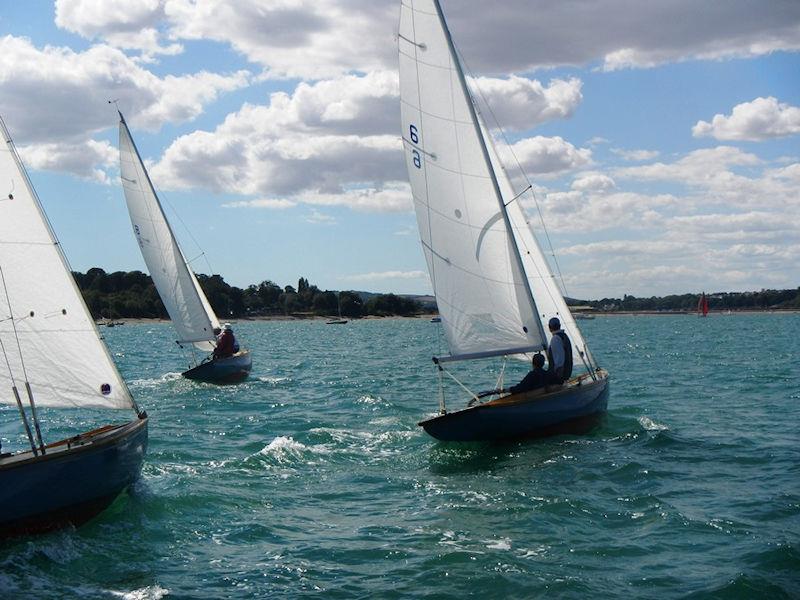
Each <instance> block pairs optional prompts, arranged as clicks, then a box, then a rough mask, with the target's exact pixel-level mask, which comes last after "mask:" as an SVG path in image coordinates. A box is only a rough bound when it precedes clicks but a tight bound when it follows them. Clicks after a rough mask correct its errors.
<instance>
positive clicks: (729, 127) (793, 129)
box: [692, 96, 800, 141]
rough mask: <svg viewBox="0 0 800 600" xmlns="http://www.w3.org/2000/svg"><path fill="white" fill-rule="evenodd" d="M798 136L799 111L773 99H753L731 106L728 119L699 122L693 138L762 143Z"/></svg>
mask: <svg viewBox="0 0 800 600" xmlns="http://www.w3.org/2000/svg"><path fill="white" fill-rule="evenodd" d="M798 133H800V108H798V107H796V106H789V105H788V104H785V103H782V102H778V100H777V99H776V98H773V97H772V96H770V97H768V98H756V99H755V100H753V101H752V102H743V103H742V104H737V105H736V106H734V107H733V111H732V112H731V115H730V116H725V115H720V114H717V115H714V118H713V119H711V122H710V123H708V122H706V121H698V122H697V124H696V125H695V126H694V127H693V128H692V135H694V136H695V137H713V138H715V139H718V140H748V141H761V140H766V139H770V138H775V137H784V136H787V135H795V134H798Z"/></svg>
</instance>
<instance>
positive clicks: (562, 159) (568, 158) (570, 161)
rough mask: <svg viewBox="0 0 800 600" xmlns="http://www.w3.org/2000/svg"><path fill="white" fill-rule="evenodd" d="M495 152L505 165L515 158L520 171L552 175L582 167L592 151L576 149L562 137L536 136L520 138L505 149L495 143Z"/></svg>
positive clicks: (513, 161)
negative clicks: (520, 168) (496, 150)
mask: <svg viewBox="0 0 800 600" xmlns="http://www.w3.org/2000/svg"><path fill="white" fill-rule="evenodd" d="M497 149H498V152H499V153H500V155H501V157H502V158H503V160H504V163H505V164H506V165H513V164H516V162H517V161H519V164H520V166H521V167H522V169H523V171H524V172H525V173H528V174H538V175H543V174H556V173H563V172H565V171H572V170H575V169H580V168H582V167H586V166H588V165H590V164H591V163H592V151H591V150H589V149H587V148H576V147H575V146H573V145H572V144H570V143H569V142H567V141H566V140H564V139H563V138H561V137H559V136H555V137H543V136H540V135H537V136H534V137H531V138H525V139H522V140H520V141H518V142H516V143H514V144H512V145H511V148H510V150H511V151H512V152H513V154H514V156H515V157H516V160H515V159H514V157H512V156H510V152H509V148H508V147H506V146H504V145H503V144H498V146H497Z"/></svg>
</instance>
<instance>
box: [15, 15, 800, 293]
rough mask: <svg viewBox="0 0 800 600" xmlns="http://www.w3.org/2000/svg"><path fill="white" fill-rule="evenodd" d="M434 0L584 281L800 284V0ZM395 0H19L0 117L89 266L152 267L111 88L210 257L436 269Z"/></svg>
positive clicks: (329, 269) (272, 269)
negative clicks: (400, 64) (419, 214)
mask: <svg viewBox="0 0 800 600" xmlns="http://www.w3.org/2000/svg"><path fill="white" fill-rule="evenodd" d="M405 1H411V0H405ZM441 4H442V7H443V10H444V12H445V15H446V17H447V19H448V23H449V26H450V29H451V32H452V35H453V38H454V41H455V43H456V46H457V48H458V51H459V53H460V55H461V58H462V61H463V64H464V65H465V68H466V71H467V74H468V77H469V80H470V83H471V85H472V86H473V90H474V94H475V95H476V96H477V97H478V98H479V99H480V102H481V103H482V106H484V108H483V112H484V114H485V115H487V120H488V122H489V125H490V127H491V128H492V133H493V135H494V136H495V138H496V140H497V142H498V149H499V150H500V152H501V154H502V155H503V156H505V157H507V158H508V163H507V166H508V167H509V171H510V172H511V173H513V174H514V176H515V177H516V179H515V181H519V182H520V183H519V185H520V191H521V190H522V189H524V188H525V186H526V185H527V183H523V182H524V181H525V179H524V178H522V176H521V175H520V173H522V172H524V174H525V177H526V178H527V181H530V183H531V185H532V186H533V187H532V191H533V193H528V194H526V195H525V196H524V198H523V199H522V202H523V206H524V207H525V209H526V211H527V212H528V214H529V216H530V217H531V221H532V223H534V224H535V225H534V227H533V228H534V232H535V233H536V235H537V237H538V238H539V240H540V243H541V245H542V246H543V247H544V248H545V249H546V251H547V252H548V253H550V248H551V247H552V250H553V253H554V255H555V257H556V260H557V262H558V268H559V270H560V272H561V274H562V275H563V282H564V286H565V288H566V292H567V294H568V295H569V296H571V297H575V298H585V299H598V298H603V297H620V296H622V295H623V294H633V295H635V296H654V295H666V294H670V293H687V292H691V293H696V292H700V291H703V290H704V291H707V292H715V291H747V290H759V289H762V288H795V287H797V286H798V285H800V266H798V265H800V2H797V1H796V0H761V1H760V2H752V1H751V0H727V1H726V2H715V1H714V2H712V1H710V0H703V1H698V0H660V1H659V2H630V1H629V0H593V1H589V0H565V1H562V2H551V1H550V0H504V1H503V2H500V3H492V4H491V6H490V8H487V6H489V5H487V3H485V2H482V1H479V0H458V1H456V0H441ZM399 7H400V4H399V0H392V1H381V0H237V1H236V2H230V1H228V0H56V1H55V2H52V1H45V0H27V1H26V2H18V1H16V0H0V116H2V117H3V119H4V120H5V122H6V125H7V127H8V128H9V130H10V131H11V134H12V136H13V138H14V141H15V143H16V145H17V147H18V149H19V151H20V154H21V156H22V159H23V161H24V163H25V164H26V166H27V168H28V169H29V172H30V175H31V179H32V181H33V184H34V187H35V188H36V190H37V192H38V195H39V196H40V198H41V201H42V203H43V205H44V207H45V210H46V212H47V214H48V216H49V218H50V221H51V223H52V225H53V228H54V229H55V231H56V233H57V235H58V237H59V239H60V241H61V243H62V246H63V248H64V251H65V253H66V255H67V257H68V259H69V261H70V263H71V266H72V268H73V269H75V270H80V271H85V270H87V269H89V268H91V267H96V266H97V267H101V268H103V269H105V270H106V271H116V270H134V269H138V270H142V271H146V268H145V265H144V261H143V260H142V258H141V255H140V253H139V249H138V247H137V245H136V243H135V240H134V237H133V234H132V231H131V225H130V220H129V218H128V215H127V210H126V207H125V201H124V197H123V193H122V188H121V186H120V183H119V156H118V151H117V143H118V129H117V126H118V118H117V114H116V106H118V107H119V109H120V110H121V111H122V112H123V113H124V114H125V118H126V120H127V122H128V123H129V125H130V128H131V132H132V135H133V137H134V139H135V141H136V143H137V145H138V147H139V151H140V153H141V154H142V156H143V157H144V158H145V161H146V163H147V164H148V168H149V170H150V175H151V179H152V180H153V182H154V184H155V186H156V188H157V190H158V193H159V195H160V197H161V200H162V202H163V203H164V205H165V209H166V212H167V215H168V217H169V218H170V221H171V222H172V225H173V228H174V229H175V231H176V234H177V236H178V238H179V241H180V243H181V245H182V247H183V249H184V254H185V255H186V256H187V257H188V258H189V259H190V261H191V264H192V267H193V268H194V270H195V271H197V272H201V273H211V272H213V273H219V274H220V275H222V276H223V277H224V278H225V280H226V281H227V282H228V283H230V284H232V285H237V286H246V285H249V284H252V283H258V282H260V281H263V280H267V279H269V280H272V281H274V282H276V283H278V284H279V285H281V286H285V285H296V283H297V279H298V278H299V277H301V276H302V277H306V278H308V279H309V280H310V281H311V282H312V283H315V284H317V285H318V286H319V287H321V288H323V289H356V290H369V291H376V292H395V293H419V294H426V293H429V292H430V290H431V287H430V282H429V279H428V276H427V272H426V267H425V261H424V257H423V255H422V252H421V249H420V246H419V236H418V234H417V227H416V218H415V216H414V212H413V205H412V201H411V193H410V188H409V186H408V183H407V179H406V171H405V168H406V167H405V161H404V158H403V154H402V151H403V150H402V144H401V137H400V124H399V122H400V117H399V89H398V80H397V40H396V33H397V27H398V18H399ZM109 100H115V101H116V105H115V104H109V102H108V101H109ZM484 102H485V104H483V103H484ZM489 116H492V117H494V118H488V117H489ZM2 185H3V183H2V182H0V188H2ZM0 192H2V189H0ZM541 223H544V226H545V227H546V231H545V229H543V227H542V225H541ZM548 240H549V241H548ZM554 266H555V263H554Z"/></svg>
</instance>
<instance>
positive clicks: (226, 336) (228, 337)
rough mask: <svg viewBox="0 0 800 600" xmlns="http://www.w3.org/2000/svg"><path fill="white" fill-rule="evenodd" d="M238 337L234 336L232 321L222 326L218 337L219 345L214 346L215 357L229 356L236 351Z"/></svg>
mask: <svg viewBox="0 0 800 600" xmlns="http://www.w3.org/2000/svg"><path fill="white" fill-rule="evenodd" d="M236 345H237V344H236V338H234V337H233V328H232V327H231V324H230V323H225V325H223V326H222V333H221V334H220V335H219V337H218V338H217V347H216V348H214V358H227V357H229V356H233V355H234V353H235V352H236V350H235V347H236Z"/></svg>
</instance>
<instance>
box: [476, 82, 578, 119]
mask: <svg viewBox="0 0 800 600" xmlns="http://www.w3.org/2000/svg"><path fill="white" fill-rule="evenodd" d="M471 83H472V86H471V87H472V88H473V89H474V90H476V91H477V94H476V95H478V96H479V97H480V98H481V99H483V100H485V101H486V103H487V104H488V105H489V107H491V111H492V113H493V114H494V116H495V117H497V121H498V124H499V126H500V127H502V128H504V129H516V130H523V129H530V128H531V127H534V126H535V125H538V124H540V123H543V122H545V121H551V120H553V119H564V118H568V117H570V116H572V114H573V113H574V112H575V109H576V108H577V107H578V105H579V104H580V103H581V100H583V95H582V94H581V86H582V85H583V84H582V82H581V80H580V79H577V78H574V77H573V78H571V79H569V80H566V81H565V80H562V79H554V80H552V81H551V82H550V84H549V85H548V86H547V87H544V86H543V85H542V84H541V82H539V81H537V80H535V79H527V78H525V77H519V76H517V75H511V76H510V77H508V78H506V79H495V78H490V77H477V78H474V79H472V80H471ZM486 121H487V123H488V124H489V125H490V126H492V125H493V123H492V122H491V121H490V120H489V119H486Z"/></svg>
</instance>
